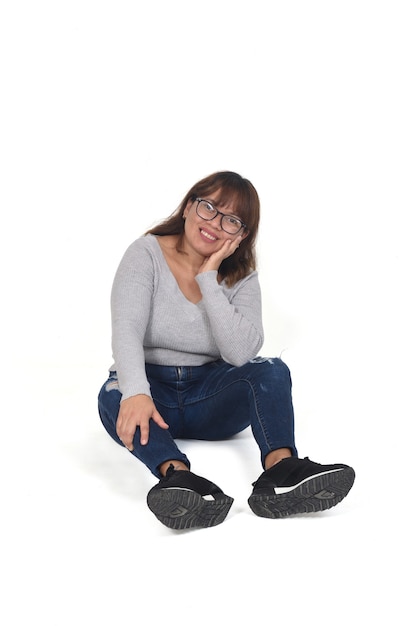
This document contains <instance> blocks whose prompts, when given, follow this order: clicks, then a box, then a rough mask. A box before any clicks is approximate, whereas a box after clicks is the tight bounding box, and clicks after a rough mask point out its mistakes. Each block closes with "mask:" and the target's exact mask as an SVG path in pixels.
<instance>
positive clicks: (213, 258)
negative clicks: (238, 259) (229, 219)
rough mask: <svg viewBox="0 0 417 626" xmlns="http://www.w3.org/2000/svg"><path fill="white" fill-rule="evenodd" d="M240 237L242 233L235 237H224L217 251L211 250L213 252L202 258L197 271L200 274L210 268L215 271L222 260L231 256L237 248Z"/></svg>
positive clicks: (208, 270)
mask: <svg viewBox="0 0 417 626" xmlns="http://www.w3.org/2000/svg"><path fill="white" fill-rule="evenodd" d="M242 239H243V237H242V235H239V236H238V237H236V239H226V241H225V242H224V243H223V245H222V247H221V248H220V249H219V250H217V252H213V254H211V255H210V256H208V257H207V258H206V259H205V260H204V262H203V263H202V265H201V267H200V270H199V272H198V273H199V274H202V273H203V272H210V271H211V270H216V271H217V270H218V269H219V267H220V265H221V264H222V261H224V259H227V257H229V256H232V254H233V253H234V252H235V251H236V250H237V249H238V247H239V246H240V242H241V241H242Z"/></svg>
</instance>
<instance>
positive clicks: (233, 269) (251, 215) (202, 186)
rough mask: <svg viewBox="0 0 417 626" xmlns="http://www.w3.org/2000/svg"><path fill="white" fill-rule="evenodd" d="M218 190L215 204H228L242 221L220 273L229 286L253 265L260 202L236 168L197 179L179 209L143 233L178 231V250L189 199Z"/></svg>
mask: <svg viewBox="0 0 417 626" xmlns="http://www.w3.org/2000/svg"><path fill="white" fill-rule="evenodd" d="M219 190H220V195H219V197H218V199H217V201H216V206H218V207H222V206H225V205H227V206H228V208H231V209H232V211H233V214H234V215H236V216H237V217H239V218H240V219H241V220H242V222H244V224H245V226H246V227H245V234H246V235H247V236H246V237H245V238H244V239H242V241H241V243H240V245H239V247H238V248H237V250H236V251H235V252H234V253H233V254H232V255H231V256H229V257H228V258H227V259H224V261H223V262H222V264H221V265H220V268H219V275H220V277H221V278H222V279H224V280H225V282H226V284H227V285H228V286H229V287H231V286H233V285H234V284H235V283H236V282H237V281H238V280H241V279H242V278H244V277H245V276H247V275H248V274H250V272H251V271H253V270H255V269H256V253H255V241H256V236H257V233H258V226H259V216H260V204H259V197H258V193H257V191H256V189H255V187H254V186H253V185H252V183H251V182H250V181H249V180H247V179H246V178H242V176H240V175H239V174H236V173H235V172H216V173H215V174H211V175H210V176H207V177H206V178H203V180H200V181H199V182H198V183H196V184H195V185H194V186H193V187H191V189H190V190H189V192H188V193H187V194H186V196H185V197H184V199H183V201H182V202H181V204H180V206H179V207H178V209H177V210H176V211H175V212H174V213H172V215H170V217H168V218H167V219H166V220H164V221H162V222H161V223H160V224H158V225H157V226H154V227H153V228H151V229H150V230H148V231H147V232H146V233H145V234H146V235H149V234H151V235H159V236H164V235H179V238H178V244H177V250H178V251H179V252H181V251H182V250H181V248H182V241H183V237H184V218H183V213H184V210H185V207H186V206H187V203H188V202H189V200H191V201H192V202H193V201H195V200H196V199H197V198H209V197H210V196H211V195H212V194H214V193H215V192H217V191H219Z"/></svg>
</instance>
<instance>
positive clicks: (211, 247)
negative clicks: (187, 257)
mask: <svg viewBox="0 0 417 626" xmlns="http://www.w3.org/2000/svg"><path fill="white" fill-rule="evenodd" d="M220 194H221V190H219V191H216V192H215V193H212V194H210V197H204V198H203V200H207V201H208V202H210V204H211V205H212V206H213V207H214V208H216V209H217V204H216V200H217V199H218V198H219V197H220ZM196 209H197V201H196V200H194V201H191V200H190V201H189V202H188V204H187V206H186V208H185V210H184V217H185V224H184V234H185V241H186V242H187V243H188V244H189V245H190V246H191V247H192V248H193V249H194V250H195V251H196V252H198V253H199V254H201V255H202V256H204V257H208V256H210V255H211V254H213V253H214V252H217V251H218V250H220V248H221V247H222V246H223V244H224V242H225V241H226V240H228V239H229V240H231V241H233V240H235V239H236V238H237V237H240V236H243V237H246V233H245V231H244V230H243V229H242V230H240V232H238V233H236V234H235V235H231V234H229V233H227V232H226V231H224V230H223V229H222V227H221V225H220V222H221V219H222V216H221V215H220V213H218V214H217V215H216V217H215V218H214V219H211V220H205V219H203V218H202V217H200V216H199V215H198V213H197V210H196ZM221 212H222V213H223V214H225V215H233V216H234V217H239V215H237V214H236V213H235V212H234V211H233V210H232V207H231V203H230V205H229V204H226V205H222V207H221Z"/></svg>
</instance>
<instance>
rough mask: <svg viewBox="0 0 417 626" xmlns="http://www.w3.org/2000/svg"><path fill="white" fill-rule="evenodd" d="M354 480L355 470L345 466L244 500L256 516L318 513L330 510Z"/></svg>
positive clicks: (345, 493)
mask: <svg viewBox="0 0 417 626" xmlns="http://www.w3.org/2000/svg"><path fill="white" fill-rule="evenodd" d="M354 480H355V472H354V471H353V469H352V468H350V467H347V468H345V469H342V470H339V471H333V472H326V473H323V474H320V475H318V476H313V477H311V478H308V479H307V480H305V481H303V482H301V483H300V484H298V485H295V487H293V488H292V489H291V490H289V491H287V492H286V493H280V494H274V495H264V494H252V495H251V496H250V497H249V499H248V503H249V506H250V508H251V509H252V511H253V512H254V513H255V515H258V516H260V517H269V518H282V517H289V516H290V515H299V514H301V513H318V512H319V511H325V510H327V509H331V508H332V507H333V506H335V505H336V504H338V503H339V502H340V501H341V500H343V498H344V497H345V496H347V494H348V493H349V491H350V489H351V488H352V485H353V483H354Z"/></svg>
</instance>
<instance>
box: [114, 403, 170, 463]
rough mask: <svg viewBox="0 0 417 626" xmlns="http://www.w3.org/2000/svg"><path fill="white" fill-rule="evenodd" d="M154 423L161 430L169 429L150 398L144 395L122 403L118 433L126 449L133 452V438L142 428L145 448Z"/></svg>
mask: <svg viewBox="0 0 417 626" xmlns="http://www.w3.org/2000/svg"><path fill="white" fill-rule="evenodd" d="M151 419H153V421H154V422H155V423H156V424H158V426H160V427H161V428H164V429H167V428H169V426H168V424H167V423H166V422H165V420H164V419H163V417H162V416H161V414H160V413H158V411H157V410H156V406H155V404H154V402H153V400H152V398H150V397H149V396H146V395H144V394H140V395H136V396H131V397H130V398H127V399H126V400H123V401H122V402H121V403H120V410H119V415H118V417H117V422H116V432H117V435H118V437H119V439H120V440H121V441H122V442H123V443H124V445H125V446H126V448H127V449H128V450H130V451H131V452H132V450H133V437H134V435H135V432H136V429H137V428H138V427H139V428H140V443H141V445H142V446H145V445H146V444H147V443H148V441H149V422H150V420H151Z"/></svg>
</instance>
